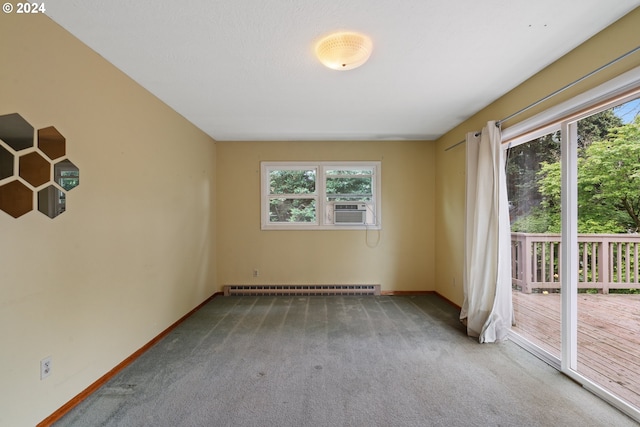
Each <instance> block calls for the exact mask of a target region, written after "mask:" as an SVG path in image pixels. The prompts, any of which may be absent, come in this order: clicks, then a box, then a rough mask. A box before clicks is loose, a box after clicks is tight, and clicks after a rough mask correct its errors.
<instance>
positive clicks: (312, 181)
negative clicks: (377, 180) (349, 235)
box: [269, 169, 372, 222]
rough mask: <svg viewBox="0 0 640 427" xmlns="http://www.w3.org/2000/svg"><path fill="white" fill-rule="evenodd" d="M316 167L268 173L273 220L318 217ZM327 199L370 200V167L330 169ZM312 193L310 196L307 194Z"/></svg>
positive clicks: (270, 207)
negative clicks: (362, 168)
mask: <svg viewBox="0 0 640 427" xmlns="http://www.w3.org/2000/svg"><path fill="white" fill-rule="evenodd" d="M316 179H317V177H316V171H315V169H310V170H273V171H271V172H270V174H269V194H270V195H272V196H276V195H281V196H282V197H272V198H271V200H270V202H269V221H270V222H314V221H316V215H317V213H316V211H317V207H316V188H317V187H316ZM325 192H326V195H327V201H370V200H371V197H372V195H371V192H372V172H371V170H357V169H350V170H329V171H327V172H326V180H325ZM305 194H309V195H310V197H308V198H307V197H304V195H305Z"/></svg>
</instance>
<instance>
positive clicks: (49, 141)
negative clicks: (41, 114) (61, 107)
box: [38, 126, 65, 160]
mask: <svg viewBox="0 0 640 427" xmlns="http://www.w3.org/2000/svg"><path fill="white" fill-rule="evenodd" d="M38 148H39V149H40V151H42V152H43V153H44V154H46V155H47V157H49V158H50V159H51V160H55V159H57V158H60V157H62V156H64V152H65V140H64V136H62V135H60V132H58V130H57V129H56V128H54V127H53V126H49V127H48V128H44V129H38Z"/></svg>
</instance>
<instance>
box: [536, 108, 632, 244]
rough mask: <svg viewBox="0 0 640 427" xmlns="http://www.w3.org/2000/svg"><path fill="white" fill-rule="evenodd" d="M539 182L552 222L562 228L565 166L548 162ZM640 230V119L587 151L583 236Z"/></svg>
mask: <svg viewBox="0 0 640 427" xmlns="http://www.w3.org/2000/svg"><path fill="white" fill-rule="evenodd" d="M538 178H539V179H538V184H539V191H540V194H541V195H542V202H541V206H542V207H543V208H544V211H545V212H546V215H547V217H548V221H547V222H548V223H549V224H558V223H559V217H560V200H561V199H560V197H561V195H560V163H559V162H553V163H549V162H544V163H543V164H542V165H541V169H540V171H539V172H538ZM553 228H556V227H555V226H554V227H553ZM639 229H640V117H636V120H635V122H633V123H630V124H627V125H623V126H618V127H615V128H613V129H611V130H610V132H609V133H608V135H607V137H606V138H605V139H602V140H596V141H591V142H590V144H589V145H588V146H587V147H584V150H583V153H582V155H581V157H580V158H579V159H578V232H580V233H621V232H625V231H629V230H634V231H637V230H639ZM550 231H551V230H550ZM553 231H555V230H553Z"/></svg>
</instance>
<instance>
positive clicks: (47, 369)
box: [40, 356, 51, 380]
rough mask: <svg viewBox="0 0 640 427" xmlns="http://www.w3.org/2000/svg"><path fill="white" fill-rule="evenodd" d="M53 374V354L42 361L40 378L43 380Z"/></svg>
mask: <svg viewBox="0 0 640 427" xmlns="http://www.w3.org/2000/svg"><path fill="white" fill-rule="evenodd" d="M49 375H51V356H49V357H45V358H44V359H42V360H41V361H40V379H41V380H43V379H45V378H47V377H48V376H49Z"/></svg>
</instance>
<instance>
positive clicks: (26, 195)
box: [0, 180, 33, 218]
mask: <svg viewBox="0 0 640 427" xmlns="http://www.w3.org/2000/svg"><path fill="white" fill-rule="evenodd" d="M32 209H33V191H31V189H30V188H29V187H27V186H26V185H24V184H23V183H21V182H20V181H18V180H15V181H11V182H9V183H8V184H4V185H0V210H2V211H4V212H6V213H8V214H9V215H11V216H12V217H14V218H18V217H21V216H22V215H24V214H26V213H27V212H30V211H31V210H32Z"/></svg>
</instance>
